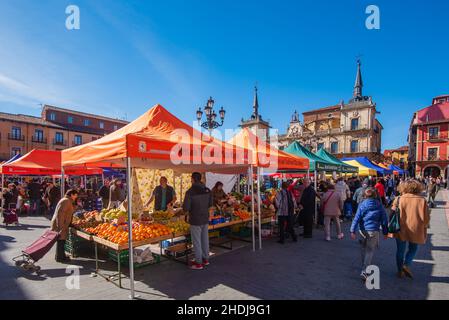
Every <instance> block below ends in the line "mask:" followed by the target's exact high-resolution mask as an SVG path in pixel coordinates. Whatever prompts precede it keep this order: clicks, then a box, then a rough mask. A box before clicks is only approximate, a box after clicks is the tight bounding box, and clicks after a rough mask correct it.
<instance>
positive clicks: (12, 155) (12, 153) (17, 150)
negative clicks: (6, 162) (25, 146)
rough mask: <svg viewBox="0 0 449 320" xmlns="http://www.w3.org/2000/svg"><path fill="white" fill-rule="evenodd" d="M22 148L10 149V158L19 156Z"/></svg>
mask: <svg viewBox="0 0 449 320" xmlns="http://www.w3.org/2000/svg"><path fill="white" fill-rule="evenodd" d="M21 153H22V148H19V147H12V148H11V157H14V156H15V155H16V154H21Z"/></svg>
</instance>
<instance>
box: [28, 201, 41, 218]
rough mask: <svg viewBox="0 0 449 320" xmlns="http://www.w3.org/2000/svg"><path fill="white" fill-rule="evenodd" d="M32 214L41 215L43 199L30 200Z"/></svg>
mask: <svg viewBox="0 0 449 320" xmlns="http://www.w3.org/2000/svg"><path fill="white" fill-rule="evenodd" d="M30 209H31V214H33V215H39V214H40V213H41V199H40V198H39V199H30Z"/></svg>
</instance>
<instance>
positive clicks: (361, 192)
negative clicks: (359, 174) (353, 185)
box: [352, 182, 368, 208]
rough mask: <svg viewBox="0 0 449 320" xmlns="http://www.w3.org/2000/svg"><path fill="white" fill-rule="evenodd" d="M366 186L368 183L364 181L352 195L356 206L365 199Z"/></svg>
mask: <svg viewBox="0 0 449 320" xmlns="http://www.w3.org/2000/svg"><path fill="white" fill-rule="evenodd" d="M367 188H368V184H367V183H366V182H364V183H363V184H362V186H361V187H360V188H358V189H357V190H356V191H355V192H354V196H353V197H352V199H353V200H354V201H355V202H356V203H357V208H358V206H359V205H360V204H361V203H362V202H363V200H364V199H365V190H366V189H367Z"/></svg>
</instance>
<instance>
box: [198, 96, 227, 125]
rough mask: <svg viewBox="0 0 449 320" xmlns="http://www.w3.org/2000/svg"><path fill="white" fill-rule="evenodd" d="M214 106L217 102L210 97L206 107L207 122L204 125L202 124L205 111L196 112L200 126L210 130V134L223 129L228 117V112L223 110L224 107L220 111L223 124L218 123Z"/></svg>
mask: <svg viewBox="0 0 449 320" xmlns="http://www.w3.org/2000/svg"><path fill="white" fill-rule="evenodd" d="M214 104H215V101H214V100H213V99H212V97H210V98H209V100H208V101H207V104H206V106H205V107H204V113H205V114H206V121H204V122H203V123H201V119H202V118H203V111H202V110H201V108H198V110H197V111H196V119H197V120H198V124H199V125H200V126H201V127H202V128H204V129H207V130H209V132H212V130H214V129H217V128H218V127H221V126H222V125H223V122H224V118H225V115H226V111H225V110H224V109H223V107H221V109H220V110H219V111H218V114H219V116H220V120H221V122H217V121H216V120H217V113H216V112H215V110H214Z"/></svg>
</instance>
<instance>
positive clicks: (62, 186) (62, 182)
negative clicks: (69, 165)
mask: <svg viewBox="0 0 449 320" xmlns="http://www.w3.org/2000/svg"><path fill="white" fill-rule="evenodd" d="M64 189H65V178H64V168H62V169H61V199H62V198H64V194H65V190H64Z"/></svg>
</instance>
